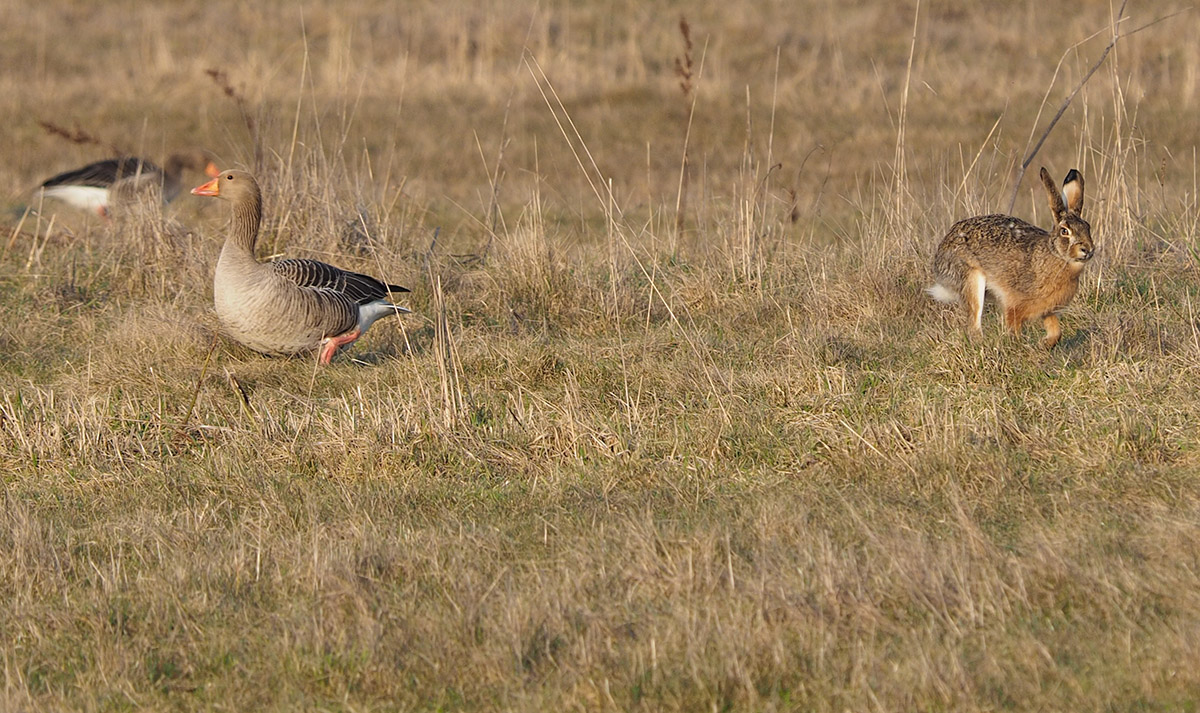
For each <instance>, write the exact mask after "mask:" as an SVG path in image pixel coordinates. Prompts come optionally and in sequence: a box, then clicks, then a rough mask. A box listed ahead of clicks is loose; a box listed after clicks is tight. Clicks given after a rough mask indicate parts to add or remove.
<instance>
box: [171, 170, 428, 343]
mask: <svg viewBox="0 0 1200 713" xmlns="http://www.w3.org/2000/svg"><path fill="white" fill-rule="evenodd" d="M192 193H194V194H195V195H198V196H213V197H215V198H220V199H221V200H225V201H229V203H230V205H231V207H232V209H233V225H232V227H231V229H230V232H229V233H228V235H226V237H225V245H224V246H223V247H222V248H221V256H220V257H219V258H218V259H217V269H216V272H215V274H214V275H213V302H214V303H215V306H216V309H217V318H218V319H219V320H220V321H221V326H222V327H223V328H224V329H225V331H226V333H228V334H229V336H231V337H233V338H234V339H236V340H237V341H239V342H241V343H242V344H244V345H246V346H248V347H250V348H251V349H253V350H255V351H258V352H262V353H264V354H274V355H290V354H299V353H301V352H307V351H312V350H314V349H319V350H320V351H319V353H318V360H319V361H320V363H322V364H328V363H329V361H330V359H332V358H333V354H334V352H336V351H337V350H338V348H339V347H342V346H345V345H347V344H350V343H351V342H353V341H354V340H356V339H358V338H359V337H361V336H362V335H363V333H364V332H366V331H367V329H368V328H370V326H371V325H372V324H374V323H375V321H376V320H377V319H379V318H380V317H384V316H387V315H389V314H401V313H404V312H409V311H410V310H408V309H405V308H404V307H401V306H399V305H395V304H392V303H391V302H389V301H388V294H389V293H391V292H408V288H405V287H400V286H398V285H389V284H388V283H386V282H382V281H380V280H376V279H375V278H374V277H368V276H367V275H360V274H359V273H357V272H349V271H347V270H342V269H341V268H337V267H334V266H333V265H328V264H326V263H323V262H318V261H316V260H298V259H286V260H275V261H273V262H259V261H258V259H257V258H256V257H254V243H255V241H256V240H257V239H258V227H259V223H260V222H261V220H262V192H261V191H260V190H259V187H258V181H256V180H255V179H254V176H252V175H251V174H249V173H247V172H245V171H224V172H222V173H221V174H220V175H218V176H217V177H216V178H214V179H212V180H211V181H209V182H208V183H205V184H204V185H203V186H198V187H196V188H193V189H192Z"/></svg>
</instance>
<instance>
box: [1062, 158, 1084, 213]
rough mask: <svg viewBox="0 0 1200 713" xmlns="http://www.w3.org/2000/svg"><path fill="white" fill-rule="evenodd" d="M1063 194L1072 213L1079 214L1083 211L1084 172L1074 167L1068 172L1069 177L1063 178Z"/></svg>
mask: <svg viewBox="0 0 1200 713" xmlns="http://www.w3.org/2000/svg"><path fill="white" fill-rule="evenodd" d="M1063 196H1065V197H1066V199H1067V208H1069V209H1070V210H1071V212H1072V213H1074V214H1075V215H1079V214H1080V213H1082V212H1083V174H1081V173H1079V171H1076V170H1075V169H1073V168H1072V169H1071V170H1070V171H1068V172H1067V177H1066V178H1064V179H1063Z"/></svg>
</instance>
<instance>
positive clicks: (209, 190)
mask: <svg viewBox="0 0 1200 713" xmlns="http://www.w3.org/2000/svg"><path fill="white" fill-rule="evenodd" d="M217 180H218V179H216V178H214V179H212V180H211V181H209V182H208V183H205V184H204V185H203V186H196V187H195V188H193V189H192V195H194V196H219V195H221V187H220V186H219V185H218V184H217Z"/></svg>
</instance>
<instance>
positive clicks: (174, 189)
mask: <svg viewBox="0 0 1200 713" xmlns="http://www.w3.org/2000/svg"><path fill="white" fill-rule="evenodd" d="M185 168H187V169H191V170H193V171H196V172H197V173H204V174H205V175H207V176H208V177H209V178H215V177H216V176H217V165H216V164H215V163H213V162H212V160H211V159H210V158H209V157H208V154H206V153H205V152H203V151H201V150H199V149H193V150H190V151H181V152H179V153H173V154H171V155H170V156H168V157H167V160H166V163H164V164H163V167H162V168H159V167H158V166H156V165H155V164H153V163H151V162H149V161H147V160H146V159H144V158H138V157H136V156H121V157H119V158H110V159H106V160H104V161H97V162H95V163H89V164H88V165H86V166H84V167H82V168H77V169H75V170H74V171H67V172H65V173H60V174H58V175H57V176H54V177H53V178H50V179H47V180H46V181H45V182H44V183H42V185H41V186H40V188H41V191H42V195H43V196H45V197H47V198H57V199H58V200H61V201H63V202H65V203H68V204H70V205H72V206H74V207H76V208H79V209H81V210H87V211H93V210H94V211H96V212H97V213H99V214H100V215H101V216H103V217H107V216H108V214H109V208H110V206H113V205H114V204H128V203H129V202H131V201H135V200H137V199H138V198H139V197H140V196H143V195H146V193H147V192H148V191H153V190H158V189H161V190H162V200H163V202H165V203H169V202H171V201H173V200H175V198H176V196H178V195H179V193H180V192H181V191H182V190H183V182H182V179H183V169H185Z"/></svg>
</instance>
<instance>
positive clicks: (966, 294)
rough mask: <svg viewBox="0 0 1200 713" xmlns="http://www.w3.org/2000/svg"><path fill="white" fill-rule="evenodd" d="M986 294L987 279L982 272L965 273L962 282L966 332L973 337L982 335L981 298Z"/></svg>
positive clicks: (976, 269)
mask: <svg viewBox="0 0 1200 713" xmlns="http://www.w3.org/2000/svg"><path fill="white" fill-rule="evenodd" d="M986 294H987V278H986V277H985V276H984V274H983V270H980V269H978V268H974V269H972V270H968V271H967V276H966V279H964V280H963V290H962V296H963V304H965V305H966V308H967V331H968V332H969V333H970V334H971V336H973V337H979V336H982V335H983V298H984V295H986Z"/></svg>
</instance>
